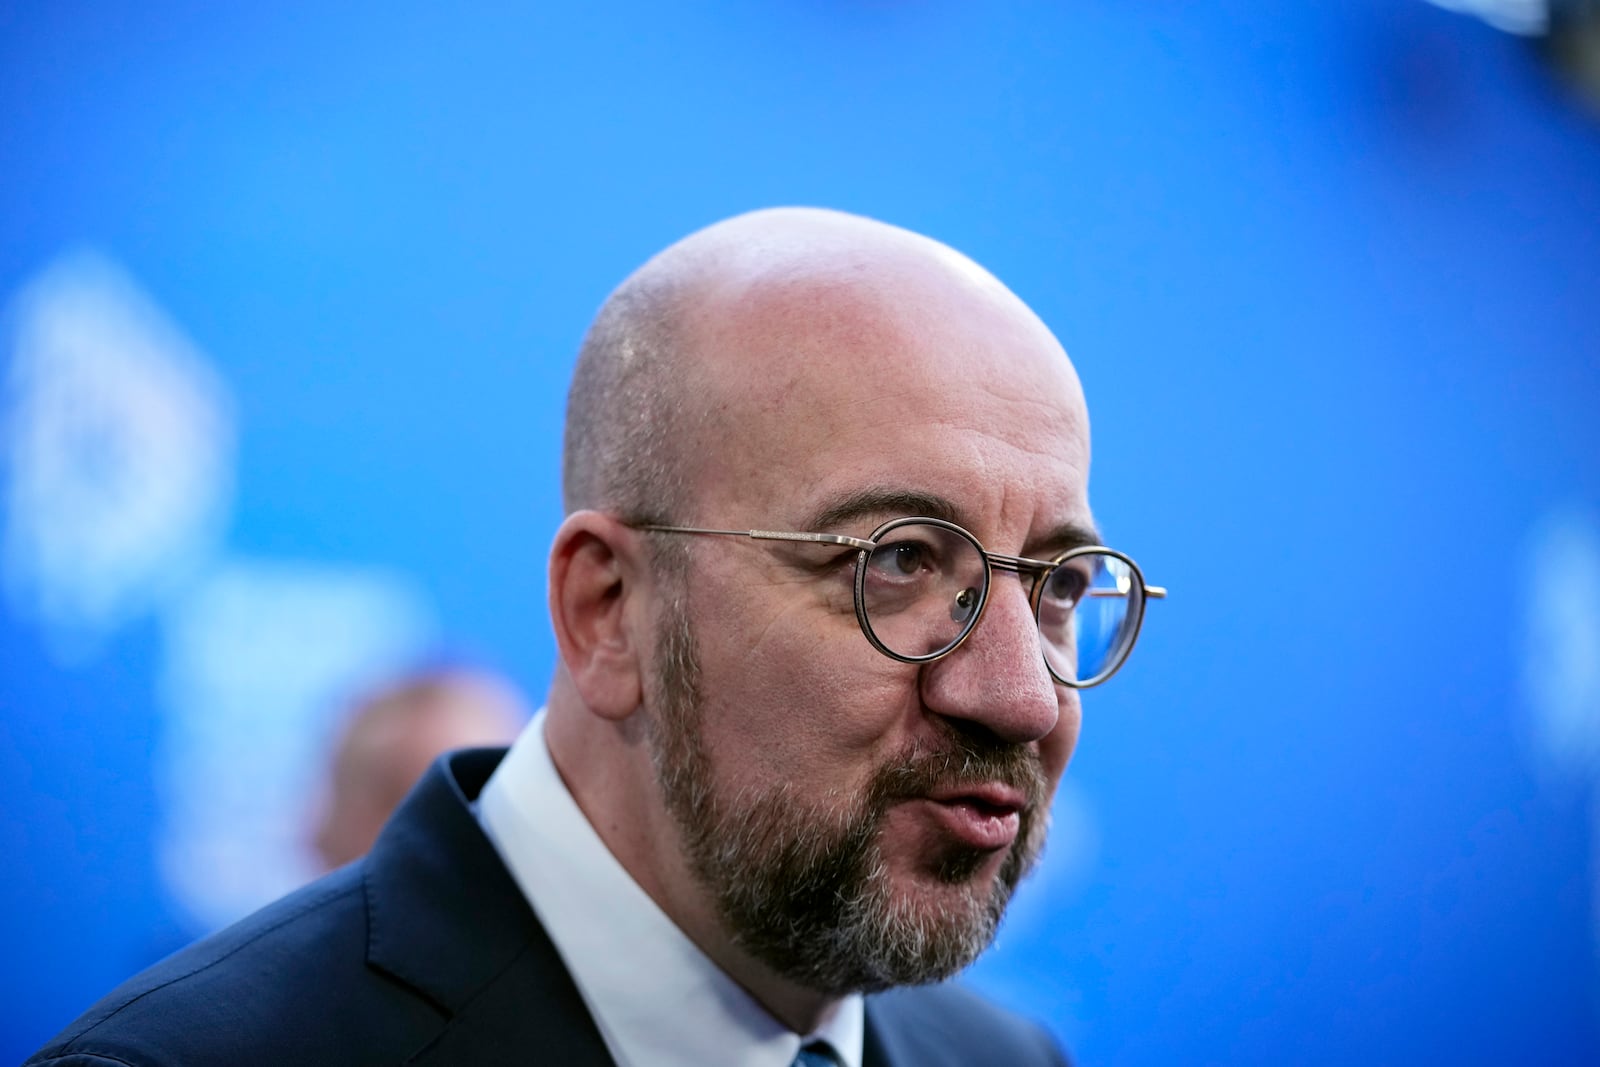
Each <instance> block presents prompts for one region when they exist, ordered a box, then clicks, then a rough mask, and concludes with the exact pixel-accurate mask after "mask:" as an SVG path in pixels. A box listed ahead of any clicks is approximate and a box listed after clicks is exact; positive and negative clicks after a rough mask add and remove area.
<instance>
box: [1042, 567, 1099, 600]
mask: <svg viewBox="0 0 1600 1067" xmlns="http://www.w3.org/2000/svg"><path fill="white" fill-rule="evenodd" d="M1088 585H1089V577H1088V575H1086V574H1084V573H1083V572H1082V571H1080V570H1078V569H1077V568H1076V567H1071V566H1067V565H1062V566H1060V567H1057V568H1056V569H1055V570H1053V571H1051V572H1050V577H1049V578H1047V579H1045V587H1044V595H1045V596H1046V597H1047V598H1049V599H1050V600H1054V601H1057V602H1060V603H1064V604H1076V603H1077V602H1078V598H1080V597H1082V596H1083V592H1084V590H1085V589H1086V588H1088Z"/></svg>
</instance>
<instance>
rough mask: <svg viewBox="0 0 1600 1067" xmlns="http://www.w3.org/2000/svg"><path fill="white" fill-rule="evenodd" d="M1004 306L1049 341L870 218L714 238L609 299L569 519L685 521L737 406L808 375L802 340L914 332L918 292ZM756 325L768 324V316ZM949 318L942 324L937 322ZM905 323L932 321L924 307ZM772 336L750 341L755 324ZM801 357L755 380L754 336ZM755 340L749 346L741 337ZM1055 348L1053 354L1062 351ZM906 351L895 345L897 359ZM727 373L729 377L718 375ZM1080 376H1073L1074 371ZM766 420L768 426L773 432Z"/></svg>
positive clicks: (767, 220)
mask: <svg viewBox="0 0 1600 1067" xmlns="http://www.w3.org/2000/svg"><path fill="white" fill-rule="evenodd" d="M929 278H935V279H937V287H938V288H939V289H941V290H947V291H949V292H954V291H957V290H965V291H967V292H969V293H972V294H974V295H979V294H981V296H980V300H981V302H984V303H991V304H996V305H1004V306H1005V307H1006V308H1007V310H1008V311H1013V312H1018V313H1020V317H1021V318H1022V319H1024V320H1028V321H1031V322H1032V323H1034V324H1036V325H1037V328H1038V329H1039V330H1040V331H1042V332H1044V333H1045V334H1046V335H1048V330H1047V329H1046V328H1045V327H1044V325H1043V324H1042V323H1039V322H1038V320H1037V319H1036V318H1035V317H1034V316H1033V313H1032V312H1031V311H1030V310H1029V309H1028V308H1027V307H1026V306H1025V305H1024V304H1023V303H1022V302H1021V301H1020V300H1019V299H1018V298H1017V297H1016V296H1015V295H1014V294H1012V293H1011V292H1010V290H1008V289H1007V288H1006V287H1005V286H1004V285H1003V284H1002V283H1001V282H1000V281H998V280H997V279H996V278H995V277H994V276H993V275H991V274H990V273H989V272H988V271H986V270H984V269H983V268H982V267H980V266H978V265H977V264H976V263H974V262H973V261H972V260H970V259H968V258H967V257H966V256H964V255H962V254H961V253H959V252H957V251H955V250H954V249H952V248H949V247H948V246H946V245H943V244H940V243H939V242H938V241H935V240H932V239H931V238H928V237H924V236H922V235H921V234H916V233H912V232H911V231H909V230H903V229H900V228H898V227H895V226H890V225H888V224H886V223H882V222H877V221H875V220H872V219H867V218H863V217H861V216H856V215H849V214H845V213H843V212H837V211H830V210H825V209H818V208H772V209H767V210H763V211H756V212H751V213H749V214H745V215H739V216H736V217H734V218H732V219H728V220H725V221H723V222H719V223H716V224H714V225H712V226H709V227H707V228H705V229H703V230H700V231H698V232H696V233H694V234H691V235H689V236H688V237H686V238H684V239H683V240H681V241H679V242H678V243H676V244H674V245H672V246H671V247H669V248H667V249H666V250H664V251H663V252H661V253H660V254H658V255H656V256H655V257H654V258H652V259H651V260H649V261H648V262H647V263H646V264H645V265H644V266H642V267H640V268H639V269H638V270H637V271H635V272H634V273H633V274H632V275H631V276H629V277H628V278H627V279H626V280H625V281H624V282H623V283H622V284H621V285H620V286H618V287H617V289H616V290H615V291H614V292H613V293H612V294H611V295H610V297H608V298H607V300H606V301H605V303H604V304H603V305H602V306H601V308H600V311H599V313H598V314H597V315H596V317H595V320H594V323H593V324H592V325H591V327H590V329H589V331H588V333H587V335H586V336H585V338H584V341H583V344H582V346H581V348H580V350H579V353H578V361H577V365H576V367H575V369H574V371H573V376H572V385H571V389H570V391H569V393H568V399H567V422H566V433H565V440H564V453H563V467H562V481H563V502H564V504H565V507H566V510H567V512H568V513H569V514H570V513H571V512H574V511H577V510H580V509H586V508H592V509H596V510H603V511H607V512H611V513H613V514H616V515H618V516H620V517H622V518H623V519H625V520H627V521H630V522H670V521H679V520H682V519H683V518H684V516H682V515H679V514H677V513H676V512H677V511H678V510H680V509H681V508H683V507H684V506H685V504H686V501H687V500H688V496H689V494H690V491H691V489H692V485H693V482H694V476H693V472H692V471H691V470H690V467H691V465H692V459H693V456H694V454H695V450H696V448H697V447H699V446H700V445H701V444H703V443H704V442H703V440H702V438H703V432H704V431H706V430H708V429H711V428H712V426H713V424H715V425H716V426H717V427H718V428H728V427H722V426H721V424H722V422H723V421H724V420H723V419H722V418H720V417H718V414H717V413H718V411H719V409H726V408H732V407H739V406H741V405H737V404H730V403H727V402H726V401H727V399H728V397H729V395H730V393H732V392H735V391H737V392H740V393H741V395H742V394H743V393H747V392H751V391H752V390H749V389H747V388H746V389H741V385H748V384H749V383H750V382H752V381H754V382H763V383H764V384H765V385H766V386H767V387H768V389H767V392H768V393H769V394H773V395H769V397H768V398H767V399H768V401H769V403H778V404H781V403H782V393H781V391H776V392H775V391H774V390H773V389H772V388H771V387H772V386H773V385H774V384H775V383H776V382H778V381H781V380H784V379H796V380H798V379H800V378H803V377H804V375H805V374H806V373H808V372H807V370H806V368H805V367H804V366H803V365H804V363H805V359H804V349H805V348H806V345H805V344H804V339H806V338H811V339H813V340H818V339H821V338H822V337H824V336H827V335H834V336H837V335H838V334H840V333H849V334H856V335H858V336H859V334H860V332H861V331H862V330H863V329H870V326H868V325H867V324H868V323H869V322H870V321H871V320H873V319H874V318H877V319H885V318H897V317H900V316H898V315H896V314H895V313H894V309H895V307H896V305H897V302H898V297H900V296H901V295H903V293H904V292H905V290H906V288H907V286H908V285H910V284H913V282H912V281H911V280H915V279H920V280H922V281H926V280H927V279H929ZM757 309H763V310H762V312H761V313H759V314H758V311H757ZM931 313H932V314H937V310H936V309H935V310H934V311H932V312H931ZM905 314H906V317H907V318H908V319H911V320H914V319H915V317H916V315H918V314H920V315H922V316H924V317H926V316H927V315H929V314H930V309H929V306H928V304H927V303H926V302H925V303H924V305H923V306H922V308H921V309H920V310H917V311H909V310H908V311H907V312H906V313H905ZM756 320H760V321H759V323H758V324H757V325H755V326H753V327H752V323H753V322H756ZM752 328H753V329H756V330H758V331H760V332H762V333H765V334H766V335H768V336H772V335H774V334H777V335H782V336H784V337H786V338H789V339H791V340H793V341H794V342H795V343H794V345H793V346H792V347H791V348H790V349H789V351H790V353H792V354H793V356H794V357H795V358H793V359H792V360H788V361H786V364H785V365H774V366H751V365H749V363H750V359H749V353H751V351H752V350H753V349H754V348H755V347H757V346H755V345H752V344H750V343H748V341H749V339H750V338H749V334H748V333H747V332H745V331H748V330H750V329H752ZM741 334H743V336H741ZM1052 342H1053V339H1052ZM891 347H893V346H892V344H891V343H889V341H888V338H887V337H886V338H885V345H884V346H883V348H880V349H879V351H880V352H882V351H883V350H884V349H885V348H891ZM719 361H720V362H719ZM1069 373H1070V369H1069ZM766 414H768V413H761V414H760V415H758V416H757V417H758V418H759V417H765V415H766Z"/></svg>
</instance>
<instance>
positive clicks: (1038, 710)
mask: <svg viewBox="0 0 1600 1067" xmlns="http://www.w3.org/2000/svg"><path fill="white" fill-rule="evenodd" d="M922 699H923V703H924V704H925V705H926V706H927V707H928V709H929V710H930V711H933V712H935V713H937V714H939V715H943V716H945V717H946V718H950V719H961V720H966V721H969V722H971V723H973V724H976V725H981V726H983V727H985V728H986V729H987V730H988V731H989V732H990V733H992V734H993V735H994V736H995V737H997V738H999V739H1000V740H1003V741H1007V742H1011V743H1013V744H1026V743H1028V742H1030V741H1038V740H1040V739H1041V738H1043V737H1045V736H1046V735H1047V734H1049V733H1050V731H1052V730H1054V729H1055V727H1056V723H1057V721H1058V720H1059V719H1060V717H1061V703H1060V700H1059V697H1058V695H1057V692H1056V685H1055V682H1054V681H1053V680H1052V679H1051V677H1050V672H1049V670H1048V669H1047V668H1046V667H1045V664H1044V652H1043V650H1042V649H1041V648H1040V646H1039V626H1038V623H1037V622H1036V621H1035V619H1034V616H1033V609H1032V607H1031V606H1030V605H1029V603H1028V592H1027V589H1026V587H1025V586H1024V585H1023V583H1022V581H1021V580H1019V578H1018V577H1017V576H1015V575H1011V574H1003V573H996V574H995V575H994V584H993V585H992V586H991V587H990V589H989V599H988V601H987V603H986V604H985V605H984V610H983V617H982V618H980V619H979V620H978V624H977V626H975V627H973V630H972V632H971V633H970V634H968V635H967V639H966V640H965V641H963V642H962V643H961V645H960V647H958V648H957V649H956V650H955V651H953V652H951V653H950V654H949V655H947V656H944V657H943V658H941V659H937V660H934V661H933V662H932V663H929V664H927V665H926V666H925V667H924V668H923V672H922Z"/></svg>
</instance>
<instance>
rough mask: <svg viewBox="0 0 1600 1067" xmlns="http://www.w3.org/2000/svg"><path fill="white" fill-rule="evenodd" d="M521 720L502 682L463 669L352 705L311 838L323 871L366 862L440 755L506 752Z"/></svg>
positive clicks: (393, 685) (426, 675) (426, 674)
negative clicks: (485, 750) (471, 750)
mask: <svg viewBox="0 0 1600 1067" xmlns="http://www.w3.org/2000/svg"><path fill="white" fill-rule="evenodd" d="M528 717H529V716H528V712H527V708H526V705H525V704H524V703H523V701H522V698H521V697H519V696H518V695H517V693H516V691H515V690H514V689H512V687H511V686H510V685H509V684H508V683H506V682H505V681H502V680H501V679H499V678H496V677H494V676H492V675H490V674H488V673H487V672H484V671H478V670H469V669H467V668H463V667H442V668H435V669H430V670H422V671H417V672H415V673H413V674H409V675H406V676H403V677H401V678H398V679H395V680H394V681H391V682H390V683H388V684H387V685H385V686H383V687H382V688H380V689H378V690H377V691H376V692H374V693H371V694H369V695H367V696H365V697H363V698H362V699H360V700H358V701H357V702H355V704H354V705H353V706H352V707H351V708H350V709H349V711H348V712H347V713H346V715H345V717H344V720H343V725H342V728H341V730H340V732H339V736H338V739H337V741H336V743H335V744H334V746H333V750H332V758H331V759H330V760H329V764H328V775H327V789H326V794H325V797H324V800H323V802H322V804H321V807H320V810H319V811H318V813H317V817H316V820H315V826H314V830H313V834H312V847H313V850H314V851H315V852H316V855H317V858H318V859H319V861H320V862H321V865H322V869H323V871H331V870H333V869H334V868H335V867H342V866H344V865H345V864H346V863H349V862H350V861H351V860H354V859H357V858H358V857H361V856H364V855H366V853H367V850H368V849H370V848H371V847H372V842H373V841H375V840H377V837H378V831H379V830H381V829H383V824H384V823H385V822H387V821H388V819H389V816H390V815H392V814H393V813H394V809H395V808H397V807H399V805H400V801H402V800H404V799H405V795H406V794H407V793H409V792H410V791H411V787H412V786H414V785H416V784H417V780H418V779H419V778H421V777H422V775H423V772H424V771H426V770H427V769H428V765H429V764H431V763H432V762H433V761H434V760H435V759H437V758H438V757H439V756H440V755H441V754H443V753H445V752H448V751H451V750H452V749H458V748H479V747H484V746H489V745H502V746H503V745H507V744H509V743H510V742H511V741H512V739H514V738H515V737H516V736H517V731H518V730H520V729H521V728H522V725H523V724H524V723H525V722H526V721H527V720H528Z"/></svg>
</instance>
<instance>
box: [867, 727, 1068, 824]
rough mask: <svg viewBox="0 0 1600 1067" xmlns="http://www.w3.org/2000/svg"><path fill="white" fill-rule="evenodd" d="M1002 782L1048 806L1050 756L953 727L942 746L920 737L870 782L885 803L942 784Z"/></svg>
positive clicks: (1033, 803)
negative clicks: (1047, 764)
mask: <svg viewBox="0 0 1600 1067" xmlns="http://www.w3.org/2000/svg"><path fill="white" fill-rule="evenodd" d="M985 782H1001V783H1004V784H1005V785H1008V786H1010V787H1011V788H1013V789H1016V790H1017V791H1018V792H1020V793H1021V794H1022V795H1023V796H1024V797H1026V798H1027V807H1028V809H1029V810H1034V809H1038V808H1042V807H1044V805H1045V803H1046V802H1047V801H1048V800H1049V797H1048V795H1047V794H1048V791H1049V788H1050V786H1049V780H1048V778H1047V777H1046V775H1045V772H1044V760H1043V758H1042V757H1041V756H1040V755H1039V753H1038V752H1037V751H1035V750H1034V749H1032V748H1030V747H1028V746H1027V745H1014V744H1009V743H1006V742H1001V741H993V740H989V739H985V738H979V737H973V736H971V735H969V734H963V733H960V732H958V731H956V730H953V729H951V730H949V731H948V732H947V733H946V735H945V737H944V739H943V740H942V741H941V742H940V743H939V744H938V746H937V747H932V746H929V745H928V744H927V743H926V742H917V743H915V744H914V745H912V746H911V747H910V748H909V749H908V750H907V751H905V752H904V753H903V754H901V755H900V756H899V757H897V758H895V759H893V760H890V761H889V762H888V763H887V764H885V765H884V766H883V767H881V768H879V770H878V772H877V774H876V775H874V777H873V781H872V784H871V786H870V787H869V795H870V798H871V801H872V802H873V803H874V804H875V805H876V806H880V807H887V806H888V805H890V804H892V803H894V802H896V801H901V800H911V799H914V798H916V797H922V796H926V795H928V794H929V793H932V792H933V791H934V790H936V789H952V788H953V789H961V788H967V787H975V786H978V785H981V784H983V783H985Z"/></svg>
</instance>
